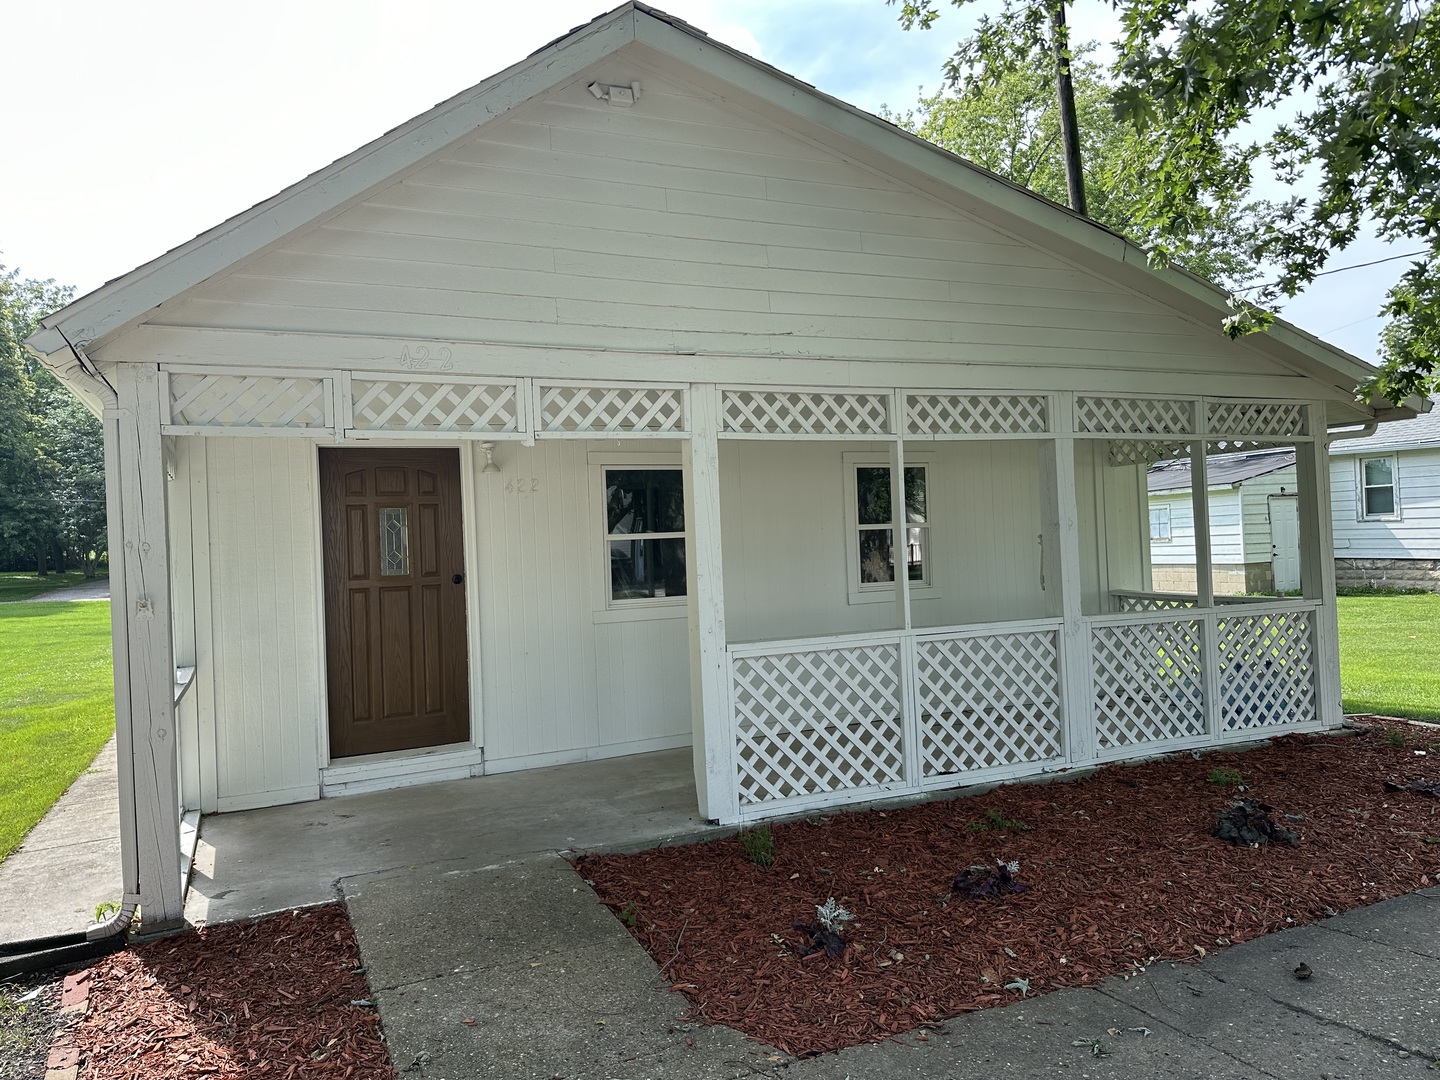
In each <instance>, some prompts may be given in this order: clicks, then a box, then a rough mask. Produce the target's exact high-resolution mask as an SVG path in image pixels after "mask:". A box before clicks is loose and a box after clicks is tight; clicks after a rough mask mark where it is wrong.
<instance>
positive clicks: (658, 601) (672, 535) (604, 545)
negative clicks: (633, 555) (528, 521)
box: [589, 454, 693, 621]
mask: <svg viewBox="0 0 1440 1080" xmlns="http://www.w3.org/2000/svg"><path fill="white" fill-rule="evenodd" d="M589 465H590V476H591V483H590V491H591V496H592V498H593V499H594V513H593V517H594V522H595V524H594V531H593V533H592V535H595V536H597V537H598V538H599V545H598V554H597V558H596V561H597V563H598V565H599V568H600V573H599V574H598V575H597V584H598V589H599V592H598V594H597V596H596V603H595V612H596V616H597V617H599V616H601V615H602V614H603V615H606V616H609V617H610V619H624V618H626V617H631V618H662V617H665V616H666V615H667V614H668V615H675V614H677V613H678V614H683V613H685V612H686V611H687V610H688V605H689V596H688V595H684V596H637V597H633V598H631V599H628V600H617V599H615V594H614V591H613V589H614V579H613V577H612V575H611V567H610V542H611V540H638V539H645V540H674V539H678V540H681V541H682V542H683V544H684V549H683V550H684V553H685V558H686V560H687V561H686V568H687V570H686V577H687V591H688V578H689V569H688V568H689V561H688V560H689V558H690V550H691V547H692V546H693V545H692V544H691V537H690V521H689V517H688V516H687V517H686V520H685V528H684V529H683V530H681V531H679V532H673V531H672V532H657V533H648V532H647V533H621V534H612V533H611V532H610V528H609V520H608V517H607V515H606V502H605V492H606V489H607V488H608V486H609V484H608V482H607V476H608V473H609V472H610V471H611V470H615V471H622V472H678V473H680V483H681V486H682V491H683V486H684V483H685V469H684V466H683V464H682V463H681V462H680V461H679V460H678V457H677V456H676V455H670V454H599V455H597V454H591V455H589ZM677 609H678V612H677ZM607 621H608V620H607Z"/></svg>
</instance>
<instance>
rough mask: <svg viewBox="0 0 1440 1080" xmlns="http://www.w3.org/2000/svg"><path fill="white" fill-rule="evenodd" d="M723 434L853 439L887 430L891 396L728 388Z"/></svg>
mask: <svg viewBox="0 0 1440 1080" xmlns="http://www.w3.org/2000/svg"><path fill="white" fill-rule="evenodd" d="M720 413H721V420H722V423H723V432H724V433H725V434H728V435H732V436H733V435H792V436H796V435H798V436H819V437H822V438H824V437H830V438H834V437H836V436H839V437H855V436H877V435H885V434H887V433H889V431H890V395H889V394H885V393H878V392H866V391H853V392H850V391H845V392H840V391H828V390H804V389H798V390H784V389H759V388H756V389H744V388H734V387H732V388H727V389H724V390H722V391H721V397H720Z"/></svg>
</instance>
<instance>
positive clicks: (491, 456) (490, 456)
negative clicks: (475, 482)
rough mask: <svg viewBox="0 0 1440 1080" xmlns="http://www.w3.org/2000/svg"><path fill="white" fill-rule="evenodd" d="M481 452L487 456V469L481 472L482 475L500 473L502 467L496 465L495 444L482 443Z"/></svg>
mask: <svg viewBox="0 0 1440 1080" xmlns="http://www.w3.org/2000/svg"><path fill="white" fill-rule="evenodd" d="M480 450H481V452H482V453H484V455H485V467H484V468H483V469H481V470H480V471H481V472H482V473H498V472H499V471H500V466H499V465H496V464H495V444H494V443H493V442H482V443H481V444H480Z"/></svg>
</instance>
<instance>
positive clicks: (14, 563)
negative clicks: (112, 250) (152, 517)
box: [0, 266, 106, 575]
mask: <svg viewBox="0 0 1440 1080" xmlns="http://www.w3.org/2000/svg"><path fill="white" fill-rule="evenodd" d="M70 295H71V290H70V289H69V288H68V287H63V286H58V285H56V284H55V283H54V282H53V281H33V280H30V279H26V278H22V277H20V274H19V272H18V271H16V270H6V269H5V268H4V267H3V266H0V568H5V569H19V568H21V567H22V566H33V567H37V568H39V569H42V570H43V569H45V568H46V567H47V566H48V565H49V563H50V561H51V559H56V560H57V561H64V560H67V559H68V560H69V561H72V562H75V563H79V564H81V565H83V566H84V568H85V570H86V573H87V574H88V575H93V574H94V572H95V566H96V563H97V561H98V559H99V557H100V556H101V555H103V554H104V552H105V539H106V538H105V466H104V448H103V446H104V444H103V438H102V433H101V430H100V423H99V421H98V420H96V419H95V418H94V417H93V416H91V415H90V413H88V412H87V411H86V410H85V409H84V408H83V407H82V406H81V405H80V404H79V403H78V402H77V401H75V399H74V398H72V397H71V396H70V394H69V393H67V392H66V390H65V388H64V387H63V386H62V385H61V384H60V382H59V381H58V380H57V379H56V378H55V377H54V376H53V375H52V374H50V372H49V371H47V370H45V369H44V368H43V367H42V366H41V365H40V364H39V363H38V362H37V361H36V360H35V358H34V357H33V356H31V355H30V354H29V353H28V352H27V351H26V350H25V348H24V347H23V344H22V343H23V342H24V340H25V338H27V337H28V336H29V335H30V334H31V333H32V332H33V331H34V329H35V327H36V324H37V323H38V322H39V319H40V317H41V316H43V315H45V314H46V313H48V312H50V311H53V310H55V309H56V308H58V307H60V306H61V305H62V304H64V303H65V302H66V301H67V300H68V299H69V298H70Z"/></svg>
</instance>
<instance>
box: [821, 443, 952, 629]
mask: <svg viewBox="0 0 1440 1080" xmlns="http://www.w3.org/2000/svg"><path fill="white" fill-rule="evenodd" d="M840 458H841V461H842V463H843V469H842V483H843V484H844V487H845V592H846V595H847V596H848V597H849V601H850V603H852V604H885V603H890V604H893V603H894V602H895V583H894V582H893V581H887V582H885V583H884V584H881V585H871V586H869V587H867V588H861V586H860V507H859V504H858V503H857V501H856V498H855V470H856V469H858V468H885V469H888V468H889V467H890V455H889V453H887V452H886V451H884V450H880V451H874V450H865V451H861V450H852V451H848V452H846V453H843V454H841V455H840ZM915 465H920V466H923V467H924V469H925V512H926V513H925V516H926V522H925V526H924V527H925V529H926V540H927V541H929V543H928V545H927V547H926V550H925V572H926V574H927V575H928V576H929V579H930V580H929V581H927V582H925V583H924V584H921V583H919V582H914V581H912V582H911V583H910V597H911V599H912V600H938V599H940V596H941V593H940V590H939V589H938V588H937V587H936V585H935V543H934V539H935V535H934V529H935V490H934V488H935V484H934V480H935V456H934V455H933V454H928V453H919V454H911V453H909V452H908V451H907V452H906V454H905V467H906V468H910V467H911V466H915ZM893 527H894V525H893V523H892V524H891V528H893Z"/></svg>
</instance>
